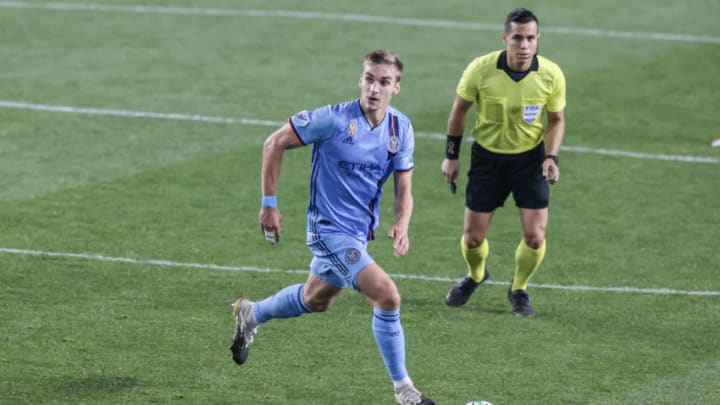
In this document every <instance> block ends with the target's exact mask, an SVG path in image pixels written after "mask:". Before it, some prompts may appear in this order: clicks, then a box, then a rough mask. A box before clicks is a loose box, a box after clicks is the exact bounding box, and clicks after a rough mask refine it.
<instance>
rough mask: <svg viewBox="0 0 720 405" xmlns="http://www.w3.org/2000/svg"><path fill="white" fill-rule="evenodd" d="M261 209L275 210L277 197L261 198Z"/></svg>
mask: <svg viewBox="0 0 720 405" xmlns="http://www.w3.org/2000/svg"><path fill="white" fill-rule="evenodd" d="M262 207H263V208H277V196H275V195H271V196H266V195H264V196H263V198H262Z"/></svg>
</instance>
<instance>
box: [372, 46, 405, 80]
mask: <svg viewBox="0 0 720 405" xmlns="http://www.w3.org/2000/svg"><path fill="white" fill-rule="evenodd" d="M366 62H370V63H374V64H376V65H379V64H385V65H392V66H395V68H396V69H397V71H398V74H397V77H396V78H395V79H396V80H397V81H398V82H399V81H400V78H401V77H402V73H403V63H402V61H401V60H400V56H398V54H396V53H395V52H393V51H390V50H387V49H376V50H374V51H372V52H369V53H368V54H367V55H365V59H364V61H363V63H366Z"/></svg>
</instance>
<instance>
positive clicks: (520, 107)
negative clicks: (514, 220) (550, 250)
mask: <svg viewBox="0 0 720 405" xmlns="http://www.w3.org/2000/svg"><path fill="white" fill-rule="evenodd" d="M539 39H540V31H539V23H538V19H537V17H535V15H534V14H533V13H532V12H531V11H529V10H526V9H524V8H518V9H516V10H513V11H511V12H510V14H508V16H507V18H506V19H505V30H504V32H503V33H502V40H503V42H504V43H505V49H504V50H502V51H495V52H491V53H489V54H487V55H484V56H480V57H478V58H475V59H474V60H473V61H472V62H470V64H469V65H468V66H467V68H466V69H465V71H464V72H463V74H462V77H461V78H460V82H459V84H458V86H457V95H456V96H455V101H454V103H453V106H452V110H451V111H450V117H449V118H448V132H447V133H448V136H447V145H446V149H445V159H444V160H443V162H442V165H441V170H442V174H443V175H444V176H445V179H446V181H447V182H449V183H450V184H451V187H453V188H454V185H455V182H456V180H457V176H458V173H459V171H460V160H459V153H460V145H461V144H462V136H463V133H464V132H465V122H466V117H467V112H468V111H469V110H470V107H471V106H472V105H473V103H475V104H476V106H477V107H476V119H475V127H474V128H473V130H472V135H473V137H474V138H475V142H473V144H472V154H471V161H470V171H469V172H468V184H467V189H466V192H465V225H464V231H463V236H462V239H461V241H460V247H461V249H462V255H463V258H464V259H465V262H466V263H467V265H468V274H467V276H466V277H464V278H463V279H461V280H460V281H458V282H457V283H456V284H455V285H454V286H453V287H452V288H451V289H450V291H448V293H447V296H446V297H445V303H446V304H447V305H450V306H454V307H457V306H461V305H463V304H465V303H466V302H467V301H468V299H469V298H470V296H471V295H472V293H473V292H474V291H475V289H476V288H477V286H478V285H480V284H481V283H482V282H483V281H485V280H487V279H488V277H489V276H490V272H489V271H488V269H487V268H486V261H487V257H488V254H489V252H490V244H489V242H488V240H487V233H488V228H489V227H490V220H491V219H492V216H493V213H494V212H495V209H497V208H498V207H502V206H503V205H504V203H505V200H506V199H507V197H508V196H509V195H510V193H512V195H513V199H514V200H515V204H516V205H517V207H518V208H519V210H520V223H521V225H522V232H523V237H522V240H520V243H519V245H518V247H517V250H516V251H515V272H514V277H513V281H512V285H511V287H510V290H509V291H508V300H509V301H510V304H511V305H512V313H513V314H515V315H517V316H526V317H531V316H534V315H535V310H534V309H533V307H532V305H531V303H530V297H529V295H528V292H527V288H528V282H529V281H530V278H531V277H532V275H533V274H534V273H535V271H537V269H538V267H539V266H540V263H542V260H543V257H544V256H545V249H546V243H545V228H546V226H547V222H548V202H549V197H550V191H549V187H548V183H549V184H554V183H556V182H557V181H558V179H559V178H560V169H559V168H558V153H559V151H560V144H561V143H562V139H563V135H564V133H565V118H564V113H563V110H564V108H565V77H564V76H563V73H562V71H561V70H560V68H559V67H558V65H556V64H555V63H553V62H551V61H550V60H548V59H546V58H544V57H542V56H539V55H537V48H538V41H539ZM543 114H546V115H547V128H546V127H545V125H544V124H543Z"/></svg>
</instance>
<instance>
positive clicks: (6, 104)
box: [0, 100, 720, 164]
mask: <svg viewBox="0 0 720 405" xmlns="http://www.w3.org/2000/svg"><path fill="white" fill-rule="evenodd" d="M0 108H15V109H21V110H35V111H46V112H61V113H70V114H90V115H101V116H116V117H131V118H154V119H165V120H178V121H195V122H208V123H215V124H241V125H259V126H268V127H279V126H281V125H283V124H284V123H285V121H268V120H259V119H251V118H225V117H214V116H207V115H197V114H178V113H158V112H150V111H130V110H115V109H98V108H83V107H71V106H57V105H46V104H34V103H26V102H18V101H4V100H0ZM415 136H416V137H418V138H426V139H438V140H445V134H431V133H425V132H415ZM466 139H467V141H472V137H466ZM562 150H563V151H568V152H578V153H591V154H597V155H613V156H622V157H630V158H635V159H650V160H663V161H673V162H688V163H716V164H717V163H720V158H713V157H700V156H683V155H666V154H650V153H643V152H631V151H623V150H613V149H594V148H589V147H586V146H563V147H562Z"/></svg>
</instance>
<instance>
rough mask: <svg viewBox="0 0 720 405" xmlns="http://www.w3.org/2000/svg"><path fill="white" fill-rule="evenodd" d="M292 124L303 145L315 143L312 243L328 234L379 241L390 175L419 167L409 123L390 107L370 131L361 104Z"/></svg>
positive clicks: (300, 116)
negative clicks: (382, 201)
mask: <svg viewBox="0 0 720 405" xmlns="http://www.w3.org/2000/svg"><path fill="white" fill-rule="evenodd" d="M289 121H290V125H291V126H292V127H293V129H294V130H295V133H296V134H297V136H298V138H299V139H300V141H301V142H302V143H303V144H304V145H308V144H313V151H312V164H311V166H312V167H311V171H310V173H311V174H310V203H309V205H308V209H307V232H308V242H311V241H312V240H315V239H316V238H317V237H318V235H320V234H328V233H340V234H345V235H350V236H352V237H354V238H357V239H359V240H361V241H368V240H372V239H374V238H375V235H374V230H375V228H377V226H378V224H379V219H380V198H381V197H382V186H383V184H384V183H385V181H386V180H387V179H388V177H389V176H390V174H391V173H393V172H404V171H410V170H412V169H413V167H414V161H413V151H414V149H415V138H414V131H413V128H412V124H411V123H410V119H409V118H408V117H407V116H405V115H404V114H403V113H401V112H400V111H398V110H397V109H395V108H393V107H390V106H388V109H387V112H386V113H385V118H384V119H383V121H382V122H381V123H380V124H379V125H378V126H377V127H375V128H371V127H370V124H369V123H368V121H367V119H365V116H364V115H363V113H362V111H361V110H360V100H359V99H356V100H353V101H348V102H345V103H340V104H335V105H327V106H324V107H320V108H318V109H316V110H312V111H301V112H298V113H297V114H295V115H293V116H292V117H290V120H289Z"/></svg>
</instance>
